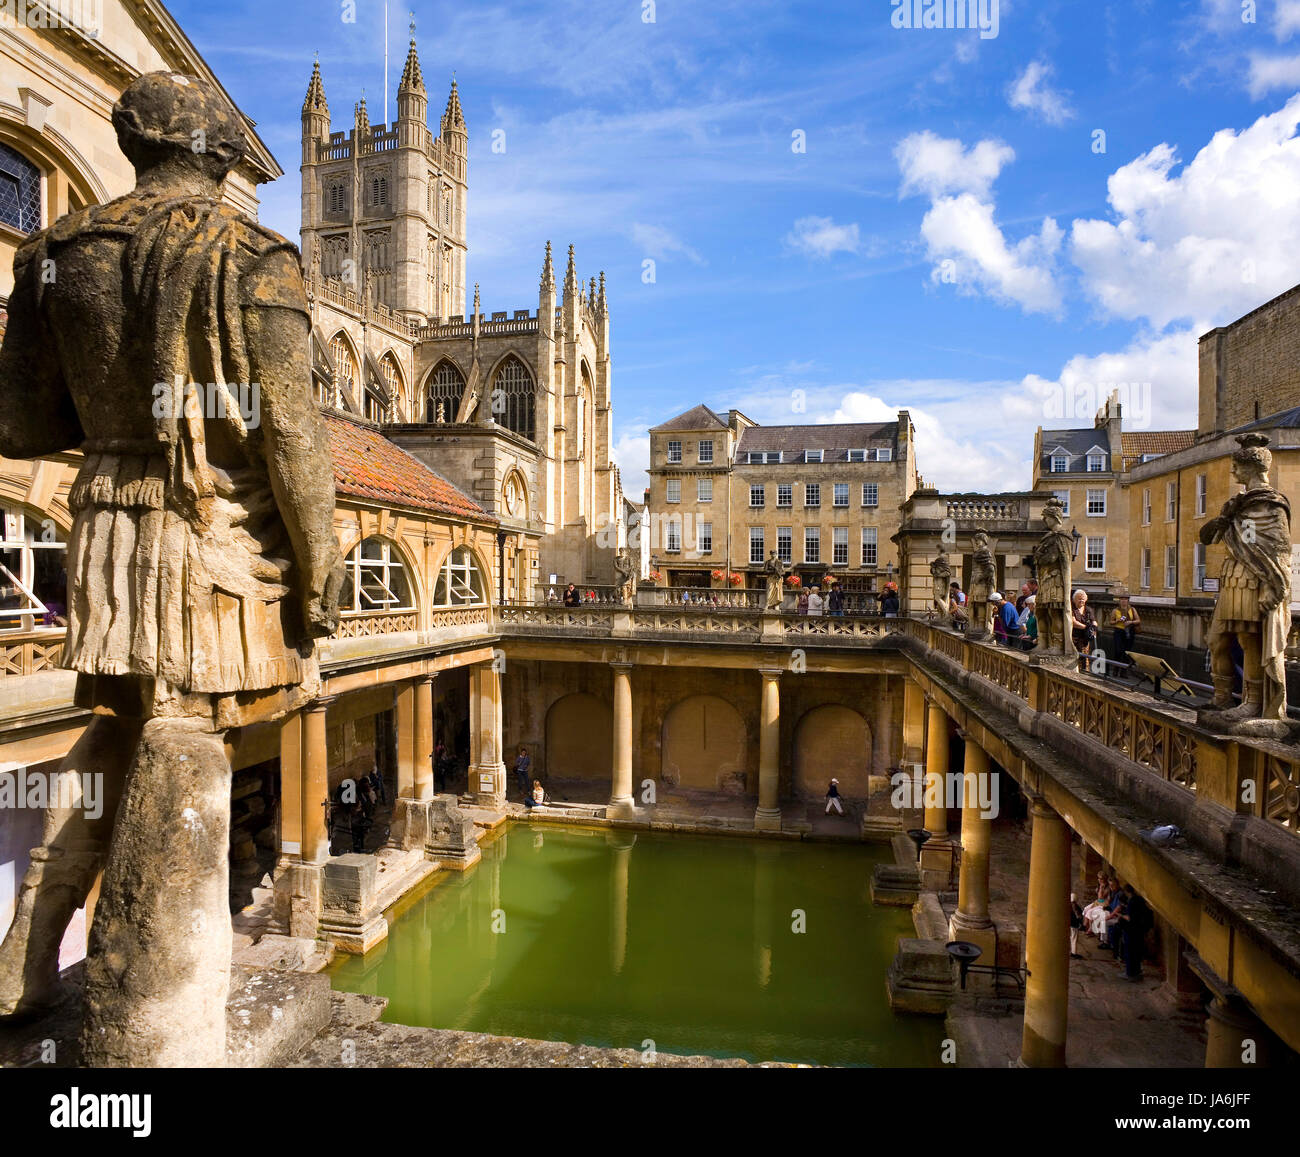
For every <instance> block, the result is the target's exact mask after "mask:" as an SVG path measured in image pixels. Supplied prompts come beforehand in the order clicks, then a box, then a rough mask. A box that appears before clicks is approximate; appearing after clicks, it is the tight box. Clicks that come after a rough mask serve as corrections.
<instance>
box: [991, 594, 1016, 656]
mask: <svg viewBox="0 0 1300 1157" xmlns="http://www.w3.org/2000/svg"><path fill="white" fill-rule="evenodd" d="M989 601H990V602H991V603H992V604H993V606H994V607H995V608H996V610H995V611H994V614H995V615H996V616H997V617H996V620H995V622H994V624H993V637H994V638H995V639H996V640H997V641H998V642H999V643H1001V644H1002V645H1003V646H1004V647H1019V646H1020V640H1021V639H1022V638H1023V637H1024V632H1023V629H1022V628H1021V626H1020V616H1019V615H1018V614H1017V613H1016V608H1015V604H1013V603H1012V602H1011V601H1010V600H1008V599H1007V598H1005V597H1004V596H1003V594H1002V592H1001V591H994V592H993V593H992V594H991V595H990V596H989Z"/></svg>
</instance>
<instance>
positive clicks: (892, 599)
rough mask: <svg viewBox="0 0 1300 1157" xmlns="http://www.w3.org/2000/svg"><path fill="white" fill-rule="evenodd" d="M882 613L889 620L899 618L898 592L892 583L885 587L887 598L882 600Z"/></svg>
mask: <svg viewBox="0 0 1300 1157" xmlns="http://www.w3.org/2000/svg"><path fill="white" fill-rule="evenodd" d="M880 611H881V613H882V614H883V615H884V616H885V618H887V619H896V618H898V590H897V589H896V588H895V587H894V586H893V584H892V583H891V584H889V585H888V586H886V587H885V597H884V598H882V599H881V600H880Z"/></svg>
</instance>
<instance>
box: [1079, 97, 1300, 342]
mask: <svg viewBox="0 0 1300 1157" xmlns="http://www.w3.org/2000/svg"><path fill="white" fill-rule="evenodd" d="M1298 124H1300V96H1295V97H1292V99H1291V100H1289V101H1288V102H1287V103H1286V105H1285V106H1284V107H1283V108H1281V109H1279V110H1278V111H1277V112H1274V113H1270V114H1268V115H1265V116H1262V117H1260V118H1259V120H1257V121H1256V122H1255V123H1254V124H1253V125H1251V126H1250V127H1249V128H1247V129H1245V130H1243V131H1242V132H1240V133H1238V132H1234V131H1233V130H1231V129H1223V130H1221V131H1220V132H1218V133H1216V134H1215V135H1214V137H1213V138H1212V139H1211V140H1210V142H1209V144H1207V145H1206V146H1205V147H1204V148H1203V149H1201V150H1200V152H1199V153H1197V154H1196V156H1195V157H1194V158H1193V159H1192V161H1191V162H1190V163H1189V164H1187V165H1185V166H1183V167H1182V168H1181V170H1179V169H1178V157H1177V153H1176V151H1175V149H1174V148H1173V147H1172V146H1171V145H1168V144H1161V145H1157V146H1156V147H1155V148H1153V149H1151V150H1150V151H1149V152H1146V153H1144V154H1143V155H1142V156H1140V157H1138V158H1137V159H1135V160H1133V161H1131V162H1130V163H1128V164H1127V165H1124V166H1122V167H1121V168H1119V169H1117V170H1116V171H1115V173H1113V174H1112V175H1111V177H1110V180H1109V182H1108V186H1107V187H1108V200H1109V202H1110V206H1111V209H1112V210H1113V213H1114V217H1113V219H1112V220H1107V221H1099V220H1076V221H1075V222H1074V225H1073V228H1072V229H1071V233H1070V246H1069V250H1070V256H1071V258H1072V259H1073V261H1074V263H1075V265H1077V266H1078V269H1079V272H1080V276H1081V281H1082V285H1083V288H1084V289H1085V290H1086V292H1088V293H1089V294H1090V295H1091V296H1092V297H1094V298H1095V299H1096V300H1097V301H1098V302H1099V303H1100V304H1101V306H1102V307H1103V308H1104V309H1105V310H1106V311H1107V312H1108V313H1110V314H1111V315H1113V316H1115V317H1122V318H1129V319H1142V320H1146V321H1149V322H1150V323H1151V324H1152V325H1153V326H1155V327H1157V328H1158V329H1164V328H1165V327H1167V326H1169V325H1170V324H1172V323H1174V322H1176V321H1185V320H1187V319H1193V318H1196V319H1204V320H1208V321H1210V322H1211V324H1218V323H1220V322H1222V321H1225V320H1229V319H1231V318H1233V317H1237V316H1239V315H1240V314H1242V313H1244V312H1246V311H1248V310H1250V309H1253V308H1254V307H1255V306H1257V305H1259V304H1260V302H1262V301H1266V300H1267V299H1268V298H1270V297H1273V296H1275V295H1276V294H1278V293H1280V292H1281V291H1282V290H1284V289H1286V288H1288V287H1289V286H1291V285H1292V284H1294V281H1295V258H1294V254H1295V253H1296V251H1297V248H1300V199H1297V198H1296V196H1295V190H1296V188H1297V187H1300V138H1298V137H1297V136H1296V128H1297V125H1298Z"/></svg>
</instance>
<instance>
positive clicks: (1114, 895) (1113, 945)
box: [1101, 876, 1124, 958]
mask: <svg viewBox="0 0 1300 1157" xmlns="http://www.w3.org/2000/svg"><path fill="white" fill-rule="evenodd" d="M1109 884H1110V898H1109V899H1108V900H1107V901H1106V930H1105V932H1104V933H1103V935H1102V937H1101V943H1102V946H1103V947H1105V948H1109V949H1110V952H1111V955H1112V956H1114V957H1116V958H1118V956H1119V949H1120V927H1119V918H1120V915H1121V913H1122V909H1123V907H1124V892H1123V890H1122V889H1121V888H1120V886H1119V878H1118V877H1116V876H1111V877H1109Z"/></svg>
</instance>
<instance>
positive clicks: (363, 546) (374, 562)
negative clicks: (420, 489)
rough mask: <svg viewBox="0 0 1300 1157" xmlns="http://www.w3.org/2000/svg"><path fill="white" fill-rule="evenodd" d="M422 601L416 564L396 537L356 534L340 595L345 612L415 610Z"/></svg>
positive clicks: (369, 612)
mask: <svg viewBox="0 0 1300 1157" xmlns="http://www.w3.org/2000/svg"><path fill="white" fill-rule="evenodd" d="M380 584H382V585H380ZM399 584H400V585H399ZM402 596H404V597H402ZM394 597H396V598H397V602H396V603H393V604H391V605H389V606H384V605H382V603H383V600H384V599H386V598H388V599H391V598H394ZM423 602H424V591H423V590H422V588H421V583H420V571H419V568H418V567H417V566H416V565H415V562H414V560H413V559H412V558H411V556H410V555H409V554H408V553H407V552H406V550H405V549H404V548H403V547H402V545H401V543H399V542H398V541H397V540H396V539H393V538H389V537H388V536H387V535H383V534H371V535H367V536H366V537H364V538H358V539H357V541H356V542H355V543H354V544H353V545H352V547H351V548H350V549H349V550H348V552H347V554H346V555H345V562H344V576H343V591H342V594H341V597H340V609H341V610H342V612H343V613H344V614H353V615H365V614H382V613H385V612H386V611H415V612H418V611H419V609H420V607H421V605H422V604H423Z"/></svg>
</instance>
